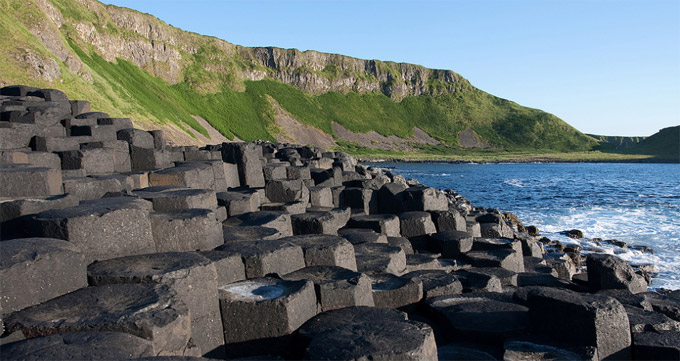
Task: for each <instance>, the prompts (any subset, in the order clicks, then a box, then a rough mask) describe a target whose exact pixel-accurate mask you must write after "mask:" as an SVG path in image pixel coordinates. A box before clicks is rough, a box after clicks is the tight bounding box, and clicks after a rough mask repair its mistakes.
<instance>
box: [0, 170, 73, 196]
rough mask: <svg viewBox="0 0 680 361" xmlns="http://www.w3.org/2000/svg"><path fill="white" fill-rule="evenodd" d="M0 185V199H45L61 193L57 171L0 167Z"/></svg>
mask: <svg viewBox="0 0 680 361" xmlns="http://www.w3.org/2000/svg"><path fill="white" fill-rule="evenodd" d="M0 184H2V187H0V197H8V198H17V197H45V196H53V195H58V194H62V193H63V192H62V190H63V187H62V178H61V171H59V170H58V169H51V168H44V167H26V166H21V165H0Z"/></svg>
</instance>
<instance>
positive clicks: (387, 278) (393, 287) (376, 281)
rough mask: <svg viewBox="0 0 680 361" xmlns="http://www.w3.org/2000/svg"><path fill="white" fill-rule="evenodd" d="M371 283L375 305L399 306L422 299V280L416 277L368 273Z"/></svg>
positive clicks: (385, 306) (384, 306)
mask: <svg viewBox="0 0 680 361" xmlns="http://www.w3.org/2000/svg"><path fill="white" fill-rule="evenodd" d="M369 276H370V277H371V280H372V281H373V284H372V286H371V289H372V290H373V301H374V303H375V307H383V308H400V307H404V306H408V305H412V304H414V303H418V302H420V300H422V299H423V282H422V281H420V280H419V279H417V278H410V279H407V278H403V277H399V276H395V275H393V274H390V273H371V274H369Z"/></svg>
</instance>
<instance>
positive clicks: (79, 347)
mask: <svg viewBox="0 0 680 361" xmlns="http://www.w3.org/2000/svg"><path fill="white" fill-rule="evenodd" d="M0 353H1V354H2V357H3V359H5V360H35V361H39V360H127V359H136V358H140V357H151V356H153V355H154V354H153V350H152V347H151V342H149V340H145V339H143V338H141V337H137V336H134V335H131V334H128V333H122V332H75V333H65V334H62V335H51V336H44V337H36V338H31V339H28V340H23V341H19V342H15V343H11V344H8V345H5V346H2V347H0Z"/></svg>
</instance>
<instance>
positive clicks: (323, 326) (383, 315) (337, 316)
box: [299, 306, 407, 338]
mask: <svg viewBox="0 0 680 361" xmlns="http://www.w3.org/2000/svg"><path fill="white" fill-rule="evenodd" d="M406 319H407V315H406V313H404V312H401V311H398V310H395V309H391V308H377V307H368V306H352V307H346V308H341V309H339V310H333V311H328V312H324V313H321V314H319V315H317V316H316V317H314V318H312V319H310V320H309V321H307V322H306V323H305V324H304V325H302V327H300V329H299V333H300V336H302V337H305V338H313V337H314V336H316V335H320V334H322V333H325V332H328V331H332V330H334V329H336V328H337V327H340V326H343V325H351V324H362V323H369V324H370V323H375V322H400V321H405V320H406Z"/></svg>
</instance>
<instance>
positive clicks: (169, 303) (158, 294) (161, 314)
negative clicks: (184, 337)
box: [5, 284, 188, 339]
mask: <svg viewBox="0 0 680 361" xmlns="http://www.w3.org/2000/svg"><path fill="white" fill-rule="evenodd" d="M182 315H184V316H186V315H188V310H187V308H186V306H185V305H184V303H183V302H181V300H179V299H178V298H177V297H175V295H174V292H172V291H170V289H169V288H168V287H167V286H164V285H150V284H115V285H106V286H100V287H86V288H81V289H79V290H77V291H74V292H71V293H68V294H66V295H64V296H61V297H57V298H55V299H52V300H50V301H47V302H44V303H41V304H39V305H37V306H33V307H29V308H26V309H24V310H21V311H19V312H15V313H13V314H11V315H10V316H9V317H7V319H5V327H6V330H7V331H8V332H14V331H23V333H24V335H25V336H26V337H28V338H31V337H37V336H44V335H47V334H52V333H54V332H55V331H57V332H59V333H64V332H76V331H85V330H95V329H100V330H112V329H116V328H118V329H126V332H128V333H131V334H134V335H137V336H140V337H143V338H146V339H151V338H152V337H153V335H152V333H151V332H152V328H153V327H155V326H158V327H163V326H164V325H167V324H170V323H172V322H174V321H175V320H176V319H177V318H178V317H181V316H182ZM133 325H134V326H133Z"/></svg>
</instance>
